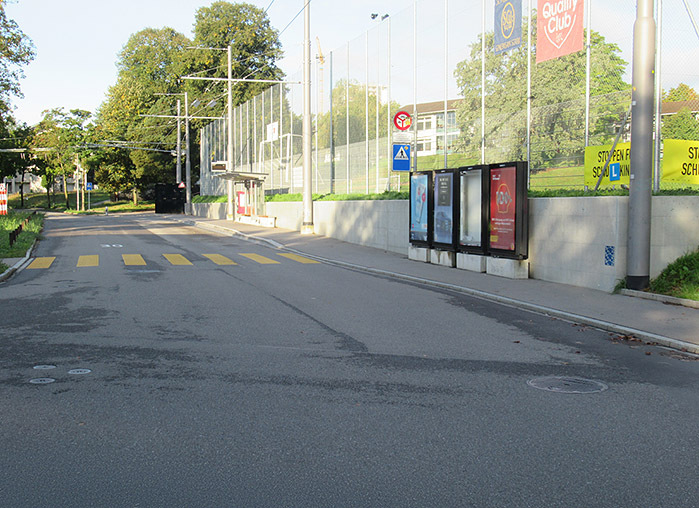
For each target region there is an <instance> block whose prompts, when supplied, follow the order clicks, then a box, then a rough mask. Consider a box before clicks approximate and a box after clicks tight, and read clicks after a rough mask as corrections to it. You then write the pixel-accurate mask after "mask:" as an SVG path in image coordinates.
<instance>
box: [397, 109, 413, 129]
mask: <svg viewBox="0 0 699 508" xmlns="http://www.w3.org/2000/svg"><path fill="white" fill-rule="evenodd" d="M412 124H413V119H412V117H411V116H410V113H408V112H407V111H399V112H398V113H396V115H395V116H394V117H393V125H395V127H396V129H398V130H399V131H407V130H408V129H410V126H411V125H412Z"/></svg>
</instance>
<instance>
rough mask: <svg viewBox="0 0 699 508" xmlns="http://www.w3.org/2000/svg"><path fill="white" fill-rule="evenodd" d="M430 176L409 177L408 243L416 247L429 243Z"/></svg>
mask: <svg viewBox="0 0 699 508" xmlns="http://www.w3.org/2000/svg"><path fill="white" fill-rule="evenodd" d="M431 176H432V175H431V173H413V174H412V175H410V243H412V244H416V245H425V246H428V245H429V244H430V241H431V238H430V233H431V232H432V228H430V217H431V214H430V212H431V204H432V200H431V199H429V196H430V190H431Z"/></svg>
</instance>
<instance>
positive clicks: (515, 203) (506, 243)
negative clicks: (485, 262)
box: [486, 162, 529, 259]
mask: <svg viewBox="0 0 699 508" xmlns="http://www.w3.org/2000/svg"><path fill="white" fill-rule="evenodd" d="M488 183H489V187H490V189H489V191H488V193H487V194H486V195H487V196H488V200H489V211H488V253H489V254H490V255H491V256H499V257H507V258H513V259H527V257H528V255H529V241H528V238H529V231H528V229H529V226H528V224H529V220H528V207H527V203H528V197H527V164H526V162H511V163H504V164H491V165H490V166H489V177H488Z"/></svg>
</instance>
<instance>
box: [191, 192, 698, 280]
mask: <svg viewBox="0 0 699 508" xmlns="http://www.w3.org/2000/svg"><path fill="white" fill-rule="evenodd" d="M207 206H208V207H214V206H220V210H216V211H213V210H211V211H206V210H204V209H203V208H205V207H207ZM627 210H628V197H624V196H610V197H596V198H584V197H581V198H533V199H530V200H529V235H530V237H529V275H530V277H532V278H535V279H541V280H547V281H551V282H559V283H563V284H571V285H575V286H582V287H589V288H595V289H600V290H603V291H611V290H613V289H614V286H615V285H616V284H617V281H618V280H620V279H623V278H624V277H625V275H626V248H627V234H628V230H627V223H628V216H627ZM195 213H196V214H197V215H201V216H205V217H209V216H212V214H218V215H217V216H216V218H225V203H213V204H211V205H205V204H198V205H195ZM221 214H222V215H221ZM267 215H269V216H273V217H276V218H277V226H278V227H280V228H285V229H293V230H300V229H301V224H302V222H303V204H302V203H300V202H292V203H267ZM313 220H314V223H315V231H316V233H317V234H320V235H324V236H329V237H332V238H337V239H339V240H343V241H346V242H351V243H355V244H359V245H365V246H368V247H374V248H377V249H382V250H387V251H391V252H397V253H400V254H405V255H407V254H408V247H409V243H408V201H407V200H406V201H318V202H315V203H314V208H313ZM698 225H699V197H696V196H656V197H653V201H652V230H651V244H652V245H651V277H656V276H657V275H658V274H659V273H660V271H661V270H662V269H663V268H664V267H665V266H667V264H669V263H671V262H672V261H674V260H675V259H676V258H678V257H679V256H681V255H682V254H684V253H686V252H688V251H691V250H693V249H695V248H697V246H699V227H698Z"/></svg>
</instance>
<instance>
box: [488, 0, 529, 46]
mask: <svg viewBox="0 0 699 508" xmlns="http://www.w3.org/2000/svg"><path fill="white" fill-rule="evenodd" d="M494 32H495V47H494V48H493V49H494V51H495V53H496V54H497V53H502V52H504V51H509V50H511V49H516V48H518V47H519V46H520V45H521V44H522V0H495V29H494Z"/></svg>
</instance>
